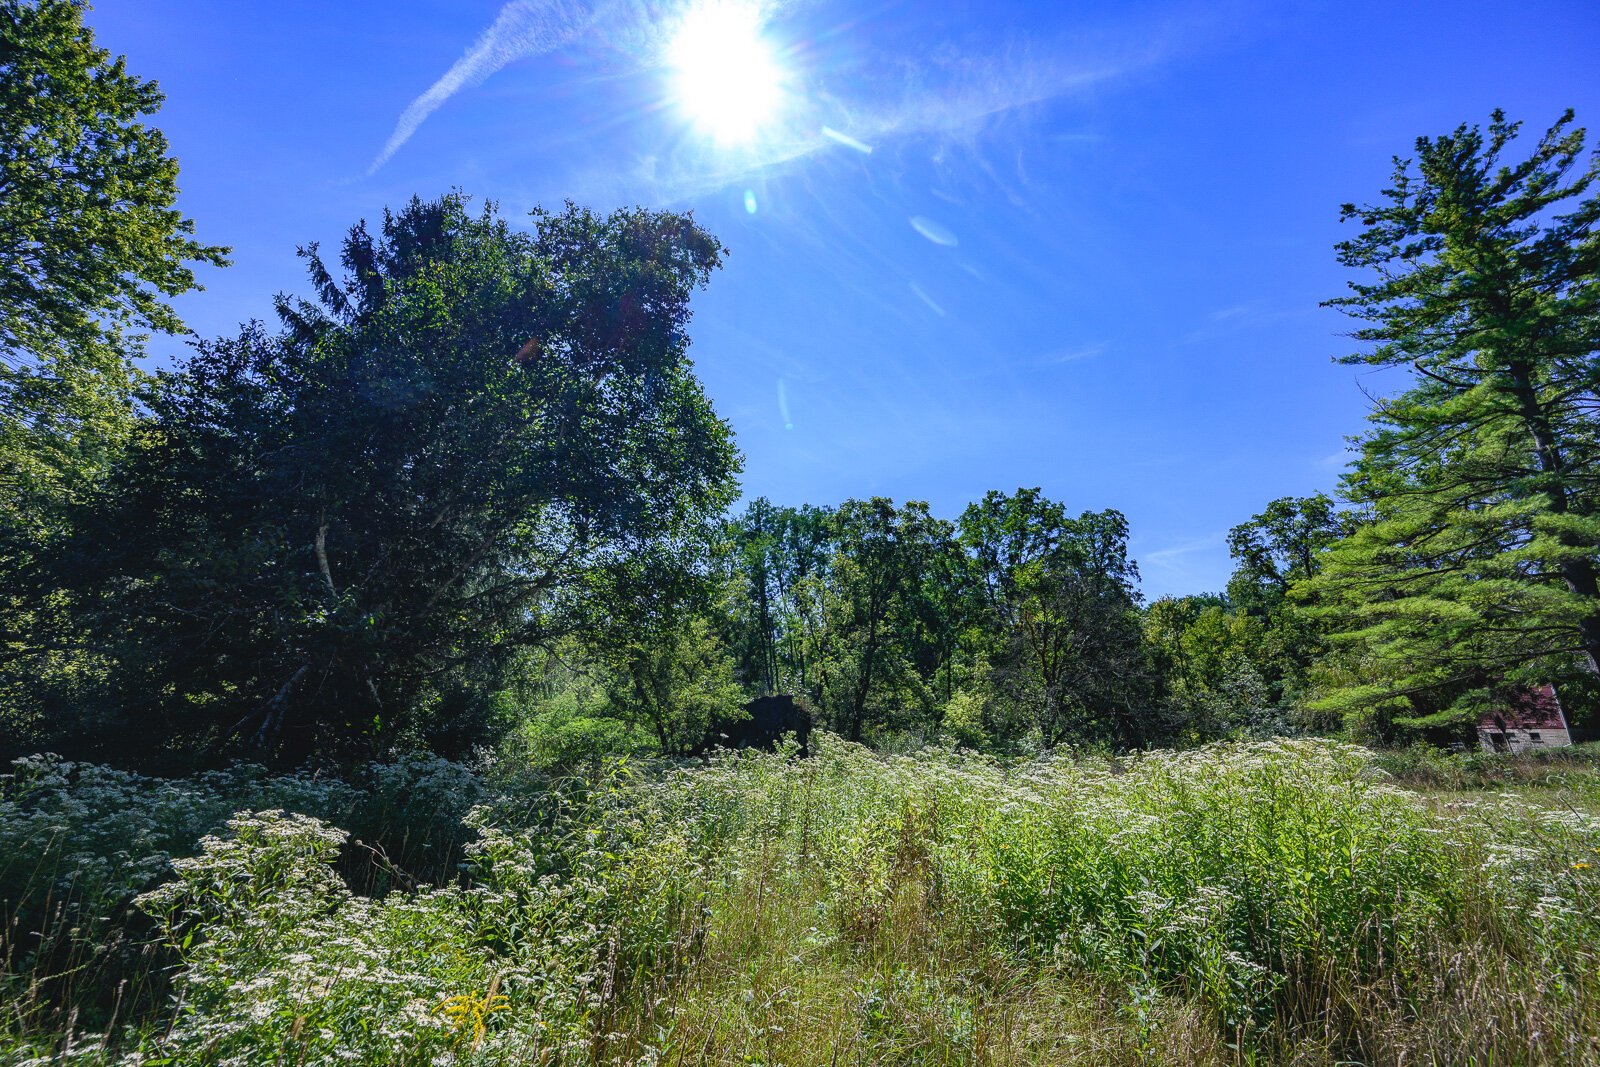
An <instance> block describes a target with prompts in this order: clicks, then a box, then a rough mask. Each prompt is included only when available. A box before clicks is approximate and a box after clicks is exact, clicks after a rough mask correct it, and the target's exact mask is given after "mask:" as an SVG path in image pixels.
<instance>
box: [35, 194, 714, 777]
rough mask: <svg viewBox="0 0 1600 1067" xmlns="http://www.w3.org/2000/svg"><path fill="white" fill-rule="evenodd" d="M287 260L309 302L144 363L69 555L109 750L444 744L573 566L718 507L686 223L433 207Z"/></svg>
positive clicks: (451, 200)
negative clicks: (143, 418)
mask: <svg viewBox="0 0 1600 1067" xmlns="http://www.w3.org/2000/svg"><path fill="white" fill-rule="evenodd" d="M303 254H304V256H305V258H306V261H307V264H308V268H309V273H310V277H311V281H312V285H313V289H314V291H315V293H316V299H314V300H295V299H288V298H280V300H279V304H278V312H279V317H280V319H281V322H282V328H281V329H280V330H279V331H277V332H270V331H268V330H267V329H266V328H265V327H264V326H262V325H260V324H253V325H250V326H248V327H246V328H245V329H244V330H243V331H242V332H241V333H240V334H239V335H238V336H237V337H234V338H231V339H224V340H219V341H214V342H206V343H203V344H200V345H198V346H197V350H196V353H195V355H194V356H193V357H192V358H191V359H190V360H189V361H188V362H187V363H186V364H185V365H184V366H183V367H182V368H181V369H180V370H179V371H177V372H175V373H171V374H168V375H165V376H163V378H162V379H161V381H160V382H159V385H158V387H157V388H155V389H153V390H152V391H151V392H150V395H149V397H148V402H149V404H150V408H151V413H152V414H151V417H150V419H149V420H148V421H147V422H146V423H145V424H144V425H142V426H141V428H140V432H139V434H138V435H137V438H136V441H135V444H134V447H133V452H132V455H131V456H130V457H129V459H128V460H127V461H126V462H125V463H124V464H123V465H122V466H121V467H119V469H118V471H117V472H116V475H115V477H114V478H113V480H112V484H111V486H110V488H109V490H108V499H107V501H106V502H105V504H104V506H103V507H101V508H99V509H98V510H97V511H96V512H95V513H94V514H92V515H90V516H87V517H86V519H85V523H84V526H83V532H82V534H81V536H80V537H79V539H78V541H77V545H76V552H75V554H70V555H69V557H68V558H67V560H66V561H65V563H64V566H65V567H66V569H67V573H66V574H65V575H64V578H63V580H64V582H66V583H70V584H71V585H73V586H74V587H75V588H76V589H77V590H78V591H79V595H80V596H81V597H82V598H83V602H84V603H85V604H86V605H87V606H88V607H89V608H90V610H91V611H92V613H93V614H94V615H95V616H96V617H97V618H98V619H99V621H100V626H99V628H98V632H99V633H100V635H101V638H100V639H101V640H102V641H103V642H104V643H105V645H106V646H108V647H113V648H115V650H116V651H115V655H114V659H115V670H114V672H113V677H114V679H115V683H114V686H113V692H112V694H111V698H112V703H113V706H115V707H116V708H117V709H118V722H117V723H116V725H117V726H118V727H119V729H116V730H110V729H107V730H104V731H103V733H104V736H106V737H108V738H109V737H112V736H116V735H118V734H120V733H126V734H128V735H130V736H136V737H139V738H141V739H148V740H150V741H153V742H161V743H166V744H179V745H181V746H183V747H184V748H192V747H194V746H213V747H214V746H222V747H228V746H246V745H248V746H250V747H253V748H254V749H256V750H257V751H261V752H266V753H269V754H274V755H277V756H279V757H280V758H284V759H292V758H295V757H298V756H302V755H304V754H305V753H307V752H309V751H313V750H323V751H346V750H349V751H358V752H359V751H366V750H368V749H370V748H371V747H372V746H374V745H381V744H384V743H389V742H392V741H393V740H394V739H395V738H397V737H399V736H402V735H404V734H405V733H406V732H408V731H421V732H422V733H423V734H425V735H428V736H430V737H431V738H432V740H433V742H434V743H435V744H436V745H439V746H442V747H450V746H451V745H452V744H453V745H456V746H459V744H461V743H465V741H466V740H470V737H471V736H472V731H471V730H465V733H464V734H461V730H462V729H463V724H464V723H467V722H470V720H471V719H472V708H473V706H475V705H477V704H480V703H481V698H482V695H484V694H487V693H488V692H491V691H492V690H493V688H494V686H495V684H496V680H497V674H498V672H499V671H500V670H501V669H502V668H503V667H504V665H505V664H506V663H507V662H509V661H510V659H511V657H512V656H513V655H514V654H515V652H516V650H517V649H519V648H522V647H525V646H527V645H529V644H532V643H537V642H540V641H545V640H548V639H549V638H550V637H551V636H552V635H554V634H558V633H560V632H562V631H563V629H564V628H570V627H572V626H575V625H577V624H578V622H579V620H581V618H582V617H583V614H584V613H585V612H587V611H592V610H595V605H594V603H593V598H592V597H590V596H589V595H587V594H588V593H589V592H591V591H592V590H593V589H594V588H602V587H604V585H605V583H599V582H592V581H588V580H587V579H586V575H597V574H600V573H601V572H609V571H614V570H616V568H617V566H618V564H619V562H620V561H623V560H626V559H627V558H629V557H631V556H633V555H635V554H638V553H643V552H647V551H650V550H652V549H653V548H654V547H659V546H661V545H662V544H663V543H664V542H670V541H672V540H673V539H674V538H677V537H680V536H682V535H683V534H684V533H685V531H686V530H689V529H691V528H693V527H694V526H695V525H696V524H699V523H703V522H704V520H705V519H706V518H707V517H708V516H711V515H715V514H717V513H719V512H720V511H721V510H722V509H723V508H724V507H725V506H726V504H727V503H728V501H729V497H730V493H731V491H732V490H731V487H732V476H733V473H734V472H735V470H736V469H737V454H736V452H735V450H734V447H733V444H732V440H731V437H730V434H729V431H728V428H727V426H726V425H725V424H724V423H723V422H722V421H720V420H719V419H718V418H717V417H716V415H715V414H714V413H713V411H712V409H711V406H710V404H709V403H708V402H707V400H706V398H705V396H704V394H703V393H702V392H701V389H700V387H699V384H698V383H697V382H696V380H695V378H694V376H693V373H692V368H691V365H690V363H689V361H688V358H687V344H688V342H687V338H686V335H685V333H684V326H685V324H686V322H687V320H688V315H689V310H688V301H689V297H690V295H691V294H692V293H693V291H694V290H695V289H697V288H698V287H699V286H701V285H703V284H704V283H705V282H706V280H707V279H708V277H709V275H710V273H711V271H712V270H713V269H715V267H716V266H717V265H718V262H719V259H720V255H721V249H720V248H719V246H718V245H717V243H716V242H715V241H714V240H713V239H711V238H710V237H709V236H708V235H707V234H706V233H705V232H704V231H702V230H701V229H700V228H699V227H697V226H696V225H695V224H694V222H693V221H692V220H691V219H689V218H687V217H686V216H681V215H673V214H665V213H655V212H648V211H643V210H637V211H624V212H618V213H616V214H613V215H610V216H599V215H595V214H593V213H590V212H588V211H584V210H580V209H577V208H573V207H568V208H567V209H566V210H564V211H561V212H556V213H544V212H536V213H535V215H534V217H533V229H532V231H531V232H526V231H522V230H517V229H514V228H512V227H511V226H509V225H508V224H507V223H506V221H505V220H503V219H501V218H500V217H498V215H497V213H496V211H495V209H494V207H493V205H489V206H487V207H485V208H484V209H483V210H482V211H480V212H477V213H473V212H471V211H469V210H468V204H467V201H466V199H465V198H464V197H462V196H460V195H450V196H446V197H444V198H443V199H440V200H437V201H432V202H426V203H425V202H422V201H420V200H413V201H412V202H411V204H410V205H409V206H408V207H407V208H406V209H405V210H403V211H400V212H398V213H395V214H386V215H385V217H384V220H383V225H382V227H381V230H380V231H379V232H378V233H376V234H373V233H371V232H369V231H368V229H367V227H366V226H365V225H364V224H358V225H356V226H355V227H354V228H352V229H351V231H350V233H349V236H348V237H347V238H346V239H345V241H344V244H343V249H342V254H341V257H340V261H339V264H340V266H341V267H342V275H341V276H338V277H336V276H335V275H334V273H333V270H332V269H331V268H330V265H329V264H328V263H326V262H325V261H324V260H323V258H322V257H321V255H320V253H319V252H318V250H317V249H316V247H315V246H313V247H310V248H307V249H304V250H303ZM119 634H123V635H129V634H131V635H135V636H131V637H126V638H123V639H119V637H118V635H119ZM458 734H460V736H458ZM452 737H454V738H455V740H454V741H451V740H450V738H452Z"/></svg>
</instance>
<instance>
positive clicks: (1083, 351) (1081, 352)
mask: <svg viewBox="0 0 1600 1067" xmlns="http://www.w3.org/2000/svg"><path fill="white" fill-rule="evenodd" d="M1105 350H1106V342H1104V341H1097V342H1096V343H1094V344H1092V345H1081V346H1079V347H1077V348H1069V349H1067V350H1066V351H1064V352H1052V353H1050V354H1049V355H1048V356H1045V357H1044V358H1042V359H1040V360H1039V364H1040V365H1041V366H1045V367H1053V366H1056V365H1057V364H1059V363H1076V362H1077V361H1078V360H1080V359H1093V358H1094V357H1095V356H1098V355H1099V354H1100V353H1102V352H1104V351H1105Z"/></svg>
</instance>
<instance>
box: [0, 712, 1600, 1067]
mask: <svg viewBox="0 0 1600 1067" xmlns="http://www.w3.org/2000/svg"><path fill="white" fill-rule="evenodd" d="M813 747H814V754H813V756H812V757H811V758H809V759H796V758H793V753H792V752H780V753H775V754H774V753H756V752H744V753H740V754H722V755H718V756H716V757H713V758H711V759H710V760H709V761H707V762H703V763H702V762H698V761H665V760H663V761H632V760H625V759H612V760H609V761H605V762H601V763H596V764H594V765H592V766H591V767H590V768H589V770H588V771H587V772H585V773H583V774H578V775H572V776H567V777H552V776H548V775H537V774H534V773H532V772H530V771H527V770H523V769H518V768H515V767H511V766H508V765H506V764H499V765H490V764H486V765H483V766H476V767H468V766H464V765H461V764H456V763H450V762H448V761H445V760H442V759H438V758H436V757H426V758H412V759H401V760H395V761H391V762H385V763H379V764H374V765H372V766H371V767H369V768H367V769H366V770H365V771H363V772H361V773H359V774H350V775H347V776H345V777H342V778H340V777H324V776H317V775H314V774H310V773H299V774H293V775H281V774H280V775H272V774H268V773H266V772H264V771H262V770H261V769H259V768H254V767H250V766H246V765H240V766H235V767H233V768H231V769H229V770H227V771H218V772H210V773H207V774H203V775H197V776H194V777H191V778H184V779H170V780H157V779H151V778H144V777H141V776H138V775H135V774H131V773H128V772H123V771H116V770H111V769H108V768H104V767H99V766H95V765H89V764H72V763H68V762H64V761H61V760H59V759H54V758H50V757H36V758H32V759H28V760H23V761H19V762H17V763H16V764H14V765H13V766H12V768H11V772H10V774H9V775H7V776H5V777H4V778H3V779H0V892H3V896H4V909H5V911H4V917H5V925H4V929H3V938H4V942H3V953H4V955H3V959H4V977H3V982H4V985H3V987H0V989H3V994H4V995H3V1004H4V1008H3V1014H0V1035H3V1036H0V1041H3V1042H4V1044H3V1046H0V1048H3V1050H4V1052H3V1055H4V1056H5V1057H6V1059H7V1060H8V1061H9V1062H13V1063H40V1064H42V1063H74V1064H101V1063H130V1064H131V1063H172V1064H239V1065H246V1064H262V1063H307V1064H310V1063H358V1064H374V1065H376V1064H396V1063H438V1064H457V1063H459V1064H501V1063H505V1064H513V1063H514V1064H537V1063H551V1064H554V1063H562V1064H590V1063H593V1064H623V1063H629V1064H680V1063H681V1064H694V1063H711V1064H741V1065H749V1064H763V1065H768V1067H777V1065H779V1064H789V1065H799V1064H824V1063H825V1064H880V1063H904V1064H1021V1063H1051V1064H1059V1063H1085V1064H1087V1063H1096V1064H1102V1063H1113V1064H1124V1063H1125V1064H1157V1063H1207V1064H1209V1063H1216V1064H1225V1063H1285V1064H1335V1063H1339V1064H1348V1063H1363V1064H1397V1065H1398V1064H1416V1063H1482V1064H1489V1063H1493V1064H1517V1063H1529V1064H1533V1063H1551V1064H1554V1063H1563V1064H1571V1063H1594V1062H1600V1052H1597V1051H1596V1048H1597V1046H1596V1040H1595V1039H1596V1037H1597V1036H1600V939H1597V937H1596V935H1597V933H1600V901H1597V894H1596V890H1597V889H1600V754H1597V753H1596V752H1595V751H1594V750H1590V749H1586V748H1582V747H1580V748H1578V749H1575V750H1571V751H1570V752H1567V753H1564V754H1552V755H1551V756H1550V757H1548V758H1545V759H1534V758H1528V757H1488V756H1476V755H1474V756H1460V755H1455V756H1452V755H1441V754H1429V753H1425V752H1423V751H1421V750H1415V751H1410V752H1395V753H1374V752H1372V751H1370V750H1367V749H1364V748H1360V747H1356V746H1352V745H1347V744H1343V743H1339V742H1335V741H1328V740H1300V739H1279V740H1271V741H1258V742H1231V743H1222V744H1216V745H1211V746H1207V747H1204V748H1201V749H1197V750H1191V751H1185V752H1152V753H1146V754H1141V755H1136V756H1129V757H1122V758H1110V757H1102V756H1087V755H1077V756H1074V755H1072V754H1068V753H1064V752H1063V753H1056V754H1054V755H1049V756H1044V757H1038V758H1034V759H1030V760H1022V761H1010V762H1003V761H999V760H996V759H993V758H990V757H985V756H978V755H973V754H969V753H964V752H962V751H959V750H953V749H949V748H930V749H925V750H922V751H919V752H916V753H913V754H910V755H899V756H890V755H882V754H875V753H873V752H871V751H869V750H867V749H865V748H863V747H861V746H858V745H852V744H848V743H846V742H844V741H841V740H838V739H837V738H834V737H833V736H832V735H826V734H824V735H820V736H819V737H817V738H814V741H813Z"/></svg>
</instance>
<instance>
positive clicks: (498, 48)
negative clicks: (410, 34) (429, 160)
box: [367, 0, 596, 175]
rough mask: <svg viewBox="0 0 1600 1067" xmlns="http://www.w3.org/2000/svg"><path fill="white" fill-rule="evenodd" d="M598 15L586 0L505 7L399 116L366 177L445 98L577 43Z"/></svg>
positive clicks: (518, 1) (519, 0) (535, 0)
mask: <svg viewBox="0 0 1600 1067" xmlns="http://www.w3.org/2000/svg"><path fill="white" fill-rule="evenodd" d="M595 13H596V8H595V6H594V5H593V4H590V3H586V2H583V0H512V2H511V3H509V4H507V5H506V6H505V7H502V8H501V9H500V14H499V15H497V16H496V17H495V20H494V23H493V24H492V25H491V26H490V27H489V28H488V29H487V30H484V31H483V33H482V34H481V35H480V36H479V37H478V39H477V41H475V42H473V45H472V47H471V48H468V49H467V50H466V52H465V53H463V54H462V56H461V58H460V59H458V60H456V61H455V64H454V65H453V66H452V67H451V68H450V69H449V70H447V71H445V72H444V76H443V77H441V78H440V79H439V80H438V81H436V82H434V83H433V84H432V85H431V86H429V87H428V90H427V92H425V93H423V94H422V95H421V96H419V97H417V98H416V99H415V100H413V101H411V103H410V104H409V105H407V106H406V109H405V110H404V111H402V112H401V113H400V118H399V120H398V121H396V122H395V124H394V132H393V133H391V134H390V135H389V140H388V141H386V142H385V143H384V146H383V151H381V152H379V153H378V156H377V158H376V159H374V160H373V161H372V166H370V167H368V168H367V173H368V174H369V175H370V174H375V173H377V171H378V168H380V167H382V166H383V165H384V164H385V163H387V162H389V160H390V159H392V158H393V157H394V154H395V153H396V152H398V151H399V150H400V147H401V146H402V145H404V144H405V143H406V142H407V141H409V140H410V139H411V135H412V134H414V133H416V132H417V128H418V127H419V126H421V125H422V123H423V122H424V121H425V120H426V119H427V117H428V116H429V115H431V114H433V113H434V112H435V111H437V110H439V108H440V107H441V106H442V105H443V104H444V102H445V101H446V100H449V99H450V98H451V97H452V96H454V95H455V94H456V93H458V92H460V91H461V90H462V89H468V88H471V87H472V86H475V85H479V84H481V83H482V82H483V81H484V79H485V78H487V77H489V75H491V74H493V73H494V72H495V71H497V70H499V69H500V68H502V67H504V66H505V65H506V64H508V63H510V62H512V61H513V60H517V59H521V58H523V57H524V56H537V55H542V54H544V53H545V52H549V51H552V50H553V49H556V48H559V47H561V46H562V45H563V44H566V43H567V42H569V41H572V40H574V39H576V38H577V37H579V36H581V35H582V34H583V32H584V31H585V30H587V29H588V28H589V26H590V25H591V24H592V23H593V22H594V18H595Z"/></svg>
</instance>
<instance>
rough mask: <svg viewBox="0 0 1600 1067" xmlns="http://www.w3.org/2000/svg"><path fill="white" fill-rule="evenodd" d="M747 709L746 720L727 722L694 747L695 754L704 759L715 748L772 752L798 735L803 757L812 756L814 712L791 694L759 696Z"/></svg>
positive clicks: (747, 705)
mask: <svg viewBox="0 0 1600 1067" xmlns="http://www.w3.org/2000/svg"><path fill="white" fill-rule="evenodd" d="M744 710H745V713H746V717H745V718H743V719H740V720H739V721H737V722H730V723H724V724H723V725H722V727H721V728H720V729H719V730H718V731H717V732H715V733H713V734H712V735H711V736H710V737H708V738H706V739H705V740H704V741H702V742H700V743H699V744H698V745H696V746H695V747H694V755H696V756H703V755H705V754H706V753H707V752H709V751H711V750H712V749H714V748H764V749H768V750H771V749H775V748H777V747H778V742H779V741H781V740H783V738H784V737H786V736H788V735H789V734H794V737H795V740H796V741H799V742H800V755H802V756H805V755H809V754H810V753H809V745H810V741H811V712H810V711H808V710H807V709H806V708H805V706H804V705H802V704H797V703H795V699H794V697H792V696H789V695H787V694H784V695H780V696H770V697H757V698H756V699H754V700H752V701H750V702H749V703H748V704H746V705H745V706H744Z"/></svg>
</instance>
